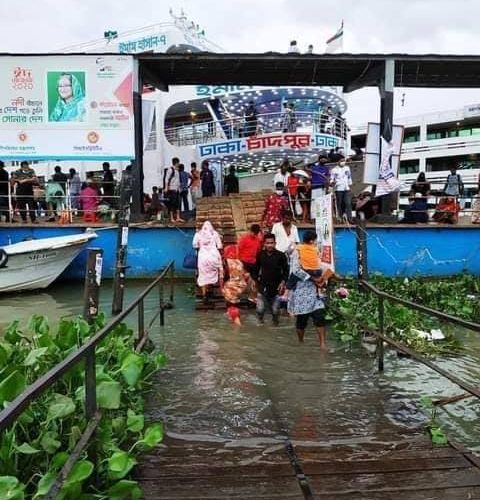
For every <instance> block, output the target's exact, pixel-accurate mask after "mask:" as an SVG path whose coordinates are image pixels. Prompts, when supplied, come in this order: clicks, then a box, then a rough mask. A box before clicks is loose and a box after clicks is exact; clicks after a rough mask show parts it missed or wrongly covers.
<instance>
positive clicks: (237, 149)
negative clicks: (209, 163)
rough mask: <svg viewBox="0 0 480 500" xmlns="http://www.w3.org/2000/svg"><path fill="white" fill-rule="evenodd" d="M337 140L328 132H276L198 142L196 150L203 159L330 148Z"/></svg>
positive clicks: (335, 144) (333, 146)
mask: <svg viewBox="0 0 480 500" xmlns="http://www.w3.org/2000/svg"><path fill="white" fill-rule="evenodd" d="M338 141H339V140H338V137H335V136H333V135H329V134H313V135H312V134H305V133H287V134H282V133H278V134H266V135H254V136H251V137H241V138H238V139H228V140H225V141H221V142H210V143H207V144H200V145H198V146H197V151H198V154H199V156H200V158H202V159H204V158H218V157H223V156H229V155H235V154H240V153H249V152H252V151H263V150H269V149H293V150H299V149H332V148H335V147H337V146H338Z"/></svg>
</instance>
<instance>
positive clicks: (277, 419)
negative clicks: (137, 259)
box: [0, 281, 480, 448]
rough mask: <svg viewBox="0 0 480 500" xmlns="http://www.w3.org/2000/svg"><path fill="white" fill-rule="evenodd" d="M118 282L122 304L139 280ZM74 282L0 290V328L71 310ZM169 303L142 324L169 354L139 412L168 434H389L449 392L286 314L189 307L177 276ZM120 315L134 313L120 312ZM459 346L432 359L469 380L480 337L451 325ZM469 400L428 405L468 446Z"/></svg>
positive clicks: (475, 440) (391, 359)
mask: <svg viewBox="0 0 480 500" xmlns="http://www.w3.org/2000/svg"><path fill="white" fill-rule="evenodd" d="M146 284H147V283H146V282H142V281H129V282H128V287H127V290H126V294H125V304H127V303H129V301H131V300H132V299H133V298H134V297H135V296H136V295H137V294H138V293H139V292H140V291H141V290H143V289H144V287H145V286H146ZM111 285H112V283H111V282H109V281H106V282H104V284H103V287H102V292H101V307H102V309H103V310H104V311H106V312H108V313H109V311H110V307H111ZM82 293H83V287H82V286H81V285H80V284H78V283H76V284H74V285H72V284H69V283H62V284H58V285H56V286H55V287H53V288H49V289H48V291H47V292H40V293H28V294H18V295H13V296H5V297H1V298H0V331H1V329H3V328H4V327H5V326H6V324H8V323H9V322H10V321H11V320H13V319H21V320H22V323H24V324H26V321H27V319H28V317H29V316H31V314H34V313H35V314H47V316H48V317H49V319H50V321H51V323H53V324H55V323H56V322H57V321H58V319H59V318H61V317H64V316H72V315H77V314H81V312H82ZM157 304H158V295H157V294H156V293H153V294H152V295H151V296H150V297H149V298H148V299H147V300H146V302H145V311H146V314H147V317H149V315H150V314H151V313H152V311H153V309H154V308H155V306H156V305H157ZM175 305H176V307H175V309H173V310H171V311H167V312H166V326H165V327H164V328H163V329H161V328H160V327H159V326H158V323H157V324H156V326H154V327H153V331H152V339H153V340H154V342H155V344H156V345H157V347H158V348H159V349H160V350H162V351H164V352H165V353H166V354H167V355H168V358H169V364H168V366H167V367H166V369H164V370H163V371H162V372H161V373H159V375H158V377H157V379H156V386H155V388H154V391H153V392H152V394H151V395H150V401H149V407H148V412H149V417H150V418H152V419H155V418H161V419H163V420H165V422H166V424H167V429H168V432H169V434H170V435H171V436H176V437H182V438H183V439H205V440H219V441H223V440H240V441H242V442H245V441H247V442H248V440H250V441H251V442H255V440H269V439H272V438H274V439H276V438H278V437H281V436H285V435H288V436H289V437H290V438H292V439H294V440H301V441H313V440H315V441H317V442H322V441H326V440H327V439H328V440H329V441H330V442H332V441H333V442H334V441H335V440H339V441H341V442H344V441H348V439H349V438H355V440H356V441H357V442H358V440H359V439H360V440H361V439H365V440H366V441H368V440H369V439H372V437H373V436H375V439H376V440H383V439H384V440H386V441H388V440H390V439H391V436H393V435H397V436H398V435H399V434H401V433H402V432H406V433H408V432H409V430H411V429H417V428H418V427H420V426H421V425H423V424H424V423H425V416H424V415H423V413H422V411H420V410H419V408H418V404H417V403H416V402H418V400H419V399H420V398H421V397H422V396H425V395H428V396H434V397H445V396H449V395H454V394H459V393H460V392H461V390H460V389H458V388H457V387H456V386H454V385H453V384H450V383H449V382H448V381H447V380H445V379H443V378H441V377H440V376H438V375H437V374H435V373H434V372H432V371H430V370H429V369H427V368H426V367H423V366H422V365H420V364H418V363H415V362H414V361H412V360H410V359H404V358H397V356H396V355H395V354H394V353H392V352H388V353H387V356H386V360H385V373H384V374H383V375H379V374H378V373H377V371H376V364H375V360H374V358H372V357H371V356H370V355H369V354H368V353H367V352H366V351H365V350H364V349H363V348H362V347H360V346H352V347H351V348H346V347H345V345H344V344H340V343H338V342H337V341H336V340H335V338H334V335H333V334H332V333H330V334H329V337H328V351H327V352H321V351H320V350H319V347H318V342H317V338H316V336H315V334H314V331H313V329H312V328H311V327H310V328H309V330H308V331H307V335H306V339H305V343H304V344H299V343H298V341H297V340H296V337H295V335H294V328H293V321H292V319H291V318H288V317H284V318H282V321H281V325H280V327H278V328H274V327H273V326H271V325H270V324H268V322H266V324H265V325H264V326H259V325H257V322H256V319H255V316H254V314H253V312H245V313H244V314H243V318H242V320H243V322H244V325H243V326H242V327H240V328H238V327H234V326H232V324H231V323H230V321H229V320H228V319H227V318H226V317H225V315H224V314H223V313H222V312H219V311H209V312H195V311H194V310H193V308H194V303H193V298H192V297H191V296H190V295H189V294H188V287H187V286H177V288H176V300H175ZM128 322H129V323H130V324H132V325H134V324H135V322H136V315H131V316H130V317H129V320H128ZM458 335H459V336H460V337H461V338H462V340H463V342H464V343H465V345H466V347H467V350H466V353H465V354H464V355H462V356H460V357H458V358H453V359H444V360H437V362H438V363H439V364H440V365H441V366H442V367H444V368H447V369H448V370H450V371H452V372H455V373H456V374H457V375H460V376H461V377H462V378H464V379H465V380H467V381H469V382H471V383H474V384H477V381H478V378H479V371H480V370H479V367H478V359H479V356H480V342H479V339H478V337H477V336H476V335H475V334H473V333H469V332H464V331H459V332H458ZM477 415H478V403H477V401H476V400H475V399H474V398H471V399H466V400H463V401H461V402H458V403H456V404H454V405H450V406H448V407H447V411H445V412H442V411H441V412H440V418H441V421H442V424H444V426H445V429H446V430H447V431H448V434H449V436H450V437H452V438H454V439H459V440H461V441H463V442H464V443H465V444H467V445H468V446H470V447H474V448H475V447H476V448H478V447H480V437H479V436H480V434H479V432H478V431H479V426H480V424H479V423H478V422H477V420H478V418H477Z"/></svg>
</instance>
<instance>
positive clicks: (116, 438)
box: [0, 315, 166, 500]
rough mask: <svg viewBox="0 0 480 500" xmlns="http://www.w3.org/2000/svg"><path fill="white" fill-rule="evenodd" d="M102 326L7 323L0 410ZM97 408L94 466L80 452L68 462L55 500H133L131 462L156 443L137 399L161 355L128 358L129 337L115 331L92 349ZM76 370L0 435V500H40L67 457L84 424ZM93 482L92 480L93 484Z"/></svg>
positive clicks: (40, 319)
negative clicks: (71, 463)
mask: <svg viewBox="0 0 480 500" xmlns="http://www.w3.org/2000/svg"><path fill="white" fill-rule="evenodd" d="M104 323H105V320H104V317H103V315H99V316H98V318H97V319H96V322H95V323H94V324H93V325H89V324H88V323H87V322H85V321H84V320H83V319H81V318H77V319H74V320H62V321H61V322H60V324H59V326H58V329H57V331H56V332H52V331H51V330H50V326H49V324H48V321H47V318H46V317H44V316H39V315H35V316H33V317H32V318H31V320H30V322H29V324H28V327H27V330H26V331H25V332H24V331H22V329H21V328H20V324H19V322H18V321H14V322H13V323H12V324H11V325H10V326H9V327H8V328H7V330H6V332H5V334H4V336H3V338H2V339H1V340H0V380H1V382H0V405H2V407H6V406H8V404H9V402H10V401H12V400H13V399H15V397H17V396H18V395H19V394H21V393H22V392H23V391H24V390H25V388H26V387H27V386H28V385H30V384H31V383H33V382H34V381H35V380H36V379H38V377H39V376H41V375H42V374H44V373H46V372H47V371H48V370H49V369H50V368H52V367H53V366H55V365H56V364H57V363H59V362H60V361H62V360H63V359H64V358H65V357H66V356H68V355H69V354H70V353H72V352H73V351H75V350H76V349H77V348H78V347H79V346H80V345H81V344H82V343H83V342H84V341H85V340H86V339H87V338H88V337H89V336H90V335H91V334H92V333H94V332H95V331H97V330H98V329H99V328H101V327H102V326H103V325H104ZM96 353H97V357H96V360H97V365H96V377H97V402H98V406H99V408H100V409H102V411H103V416H102V418H101V421H100V423H99V426H98V428H97V431H96V437H95V440H94V443H95V446H96V450H97V455H98V462H97V468H96V470H94V464H93V463H92V461H91V460H90V459H89V457H88V454H87V452H85V453H84V454H83V456H82V457H80V459H79V460H78V461H77V462H76V464H75V465H74V467H73V469H72V470H71V472H70V474H69V475H68V477H67V479H66V481H65V483H64V486H63V487H62V489H61V491H60V493H59V495H58V496H57V498H58V499H60V500H63V499H66V500H68V499H74V498H75V499H85V500H86V499H93V498H95V499H107V498H108V499H111V500H120V499H129V498H132V499H137V498H141V490H140V488H139V486H138V484H137V483H136V482H135V481H133V480H132V479H131V472H132V469H133V467H134V466H135V464H136V463H137V458H136V457H137V456H138V454H140V453H141V452H142V451H143V450H147V449H151V448H152V447H154V446H156V445H157V444H158V443H159V442H160V441H161V440H162V439H163V433H164V431H163V425H162V423H160V422H158V423H153V424H151V425H148V426H147V425H146V423H145V419H144V414H143V410H144V395H145V393H146V391H148V389H149V388H150V384H151V382H152V375H153V374H154V373H155V372H156V371H157V370H159V369H160V368H161V367H162V366H164V365H165V363H166V358H165V356H164V355H163V354H158V353H154V352H152V351H149V352H141V353H137V352H135V346H134V336H133V332H132V331H131V330H130V329H129V328H128V327H127V326H126V325H125V324H121V325H119V326H118V327H117V328H115V330H114V331H112V332H111V334H110V335H108V336H107V337H106V339H105V340H104V341H103V342H102V343H101V344H100V345H99V346H98V347H97V350H96ZM84 383H85V381H84V366H83V365H82V364H79V365H77V366H75V367H74V368H72V369H71V370H70V371H69V372H67V373H66V374H65V375H64V376H63V377H62V378H61V379H60V380H59V381H58V382H57V383H56V384H55V385H54V386H53V388H52V389H51V390H49V391H47V392H46V393H45V394H44V395H43V396H42V397H40V398H39V399H37V400H36V401H35V402H33V403H32V404H31V405H30V406H29V407H28V409H27V410H26V411H24V413H23V414H22V415H21V416H20V417H19V418H18V419H17V420H16V422H15V423H14V424H13V425H12V426H11V427H10V428H9V429H7V430H6V431H4V432H3V433H2V435H1V436H0V498H2V499H4V498H5V499H7V498H8V499H13V500H23V499H35V500H36V499H39V500H40V499H42V498H44V496H45V495H46V493H47V492H48V491H49V489H50V487H51V486H52V484H53V483H54V481H55V478H56V476H57V474H58V472H59V471H60V469H61V468H62V466H63V465H64V464H65V463H66V462H67V460H68V459H69V457H70V454H71V452H72V450H73V449H74V447H75V445H76V444H77V442H78V440H79V438H80V436H81V434H82V432H83V431H84V430H85V428H86V426H87V423H88V422H87V421H86V419H85V408H84V407H85V388H84ZM94 475H95V477H96V481H93V476H94Z"/></svg>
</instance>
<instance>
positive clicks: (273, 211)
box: [262, 182, 288, 229]
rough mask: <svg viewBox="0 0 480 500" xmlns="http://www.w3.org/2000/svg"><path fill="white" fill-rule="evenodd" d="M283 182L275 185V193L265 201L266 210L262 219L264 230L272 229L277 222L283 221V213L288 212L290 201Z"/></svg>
mask: <svg viewBox="0 0 480 500" xmlns="http://www.w3.org/2000/svg"><path fill="white" fill-rule="evenodd" d="M284 188H285V185H284V184H283V182H277V183H276V184H275V192H274V193H272V194H271V195H269V196H268V198H267V199H266V200H265V210H264V212H263V217H262V225H263V227H264V228H268V229H271V228H272V226H273V225H274V224H275V223H276V222H280V221H281V220H282V212H283V211H284V210H288V200H287V197H286V196H285V192H284Z"/></svg>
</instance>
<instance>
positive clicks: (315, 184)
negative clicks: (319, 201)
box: [310, 154, 330, 199]
mask: <svg viewBox="0 0 480 500" xmlns="http://www.w3.org/2000/svg"><path fill="white" fill-rule="evenodd" d="M327 163H328V158H327V157H326V156H325V155H322V154H321V155H319V156H318V162H317V163H315V164H314V165H313V166H312V167H311V169H310V174H311V176H312V199H315V198H319V197H320V196H323V195H324V194H327V190H328V185H329V182H330V169H329V167H328V165H327Z"/></svg>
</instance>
